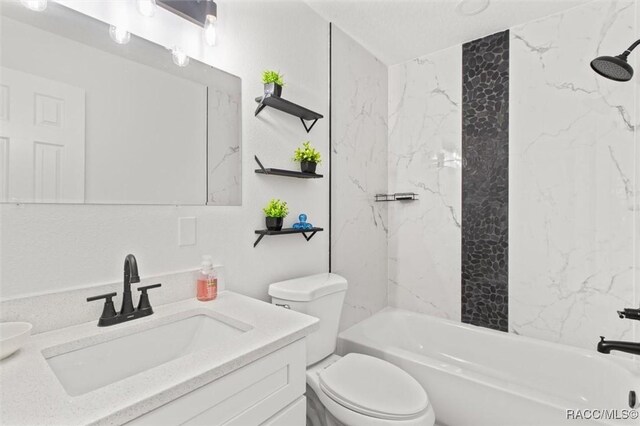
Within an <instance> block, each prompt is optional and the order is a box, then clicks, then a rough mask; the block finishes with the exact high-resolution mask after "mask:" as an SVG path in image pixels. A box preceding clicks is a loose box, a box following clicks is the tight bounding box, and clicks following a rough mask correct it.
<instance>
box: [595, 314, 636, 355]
mask: <svg viewBox="0 0 640 426" xmlns="http://www.w3.org/2000/svg"><path fill="white" fill-rule="evenodd" d="M618 316H619V317H620V318H621V319H624V318H627V319H633V320H640V309H632V308H625V309H623V310H622V311H618ZM597 349H598V352H600V353H603V354H608V353H611V351H620V352H626V353H629V354H633V355H640V343H635V342H622V341H616V340H609V341H607V340H605V338H604V336H600V341H599V342H598V347H597Z"/></svg>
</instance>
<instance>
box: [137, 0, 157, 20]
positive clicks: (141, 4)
mask: <svg viewBox="0 0 640 426" xmlns="http://www.w3.org/2000/svg"><path fill="white" fill-rule="evenodd" d="M136 6H137V8H138V12H140V14H141V15H142V16H146V17H147V18H150V17H152V16H153V15H154V14H155V13H156V7H157V5H156V0H136Z"/></svg>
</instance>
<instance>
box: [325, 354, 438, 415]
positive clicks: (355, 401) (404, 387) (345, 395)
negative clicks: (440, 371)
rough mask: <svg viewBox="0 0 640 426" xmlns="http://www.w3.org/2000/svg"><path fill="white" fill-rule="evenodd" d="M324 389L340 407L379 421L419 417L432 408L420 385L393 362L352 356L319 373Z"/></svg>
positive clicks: (358, 355)
mask: <svg viewBox="0 0 640 426" xmlns="http://www.w3.org/2000/svg"><path fill="white" fill-rule="evenodd" d="M319 379H320V388H321V389H322V391H323V392H324V393H325V394H326V395H327V396H328V397H329V398H331V399H332V400H334V401H335V402H337V403H338V404H340V405H342V406H344V407H346V408H349V409H350V410H353V411H356V412H358V413H361V414H365V415H368V416H372V417H376V418H379V419H391V420H401V419H406V418H411V417H415V416H416V415H418V414H420V413H421V412H422V411H424V410H425V409H426V408H427V406H428V405H429V400H428V399H427V393H426V392H425V391H424V389H423V388H422V386H420V383H418V382H417V381H416V379H414V378H413V377H411V376H410V375H409V374H407V373H406V372H405V371H404V370H402V369H400V368H398V367H396V366H395V365H393V364H391V363H390V362H387V361H384V360H381V359H378V358H374V357H372V356H368V355H362V354H356V353H351V354H348V355H346V356H344V357H343V358H341V359H340V360H338V361H336V362H335V363H333V364H331V365H330V366H329V367H327V368H326V369H324V370H322V371H321V372H320V373H319Z"/></svg>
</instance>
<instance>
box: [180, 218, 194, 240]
mask: <svg viewBox="0 0 640 426" xmlns="http://www.w3.org/2000/svg"><path fill="white" fill-rule="evenodd" d="M178 245H179V246H180V247H184V246H195V245H196V218H195V217H181V218H179V219H178Z"/></svg>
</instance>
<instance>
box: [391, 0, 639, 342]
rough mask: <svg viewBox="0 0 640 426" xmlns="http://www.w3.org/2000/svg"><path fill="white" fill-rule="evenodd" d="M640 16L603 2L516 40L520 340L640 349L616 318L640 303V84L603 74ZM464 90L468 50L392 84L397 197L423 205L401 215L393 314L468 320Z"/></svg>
mask: <svg viewBox="0 0 640 426" xmlns="http://www.w3.org/2000/svg"><path fill="white" fill-rule="evenodd" d="M635 8H636V6H635V4H634V2H633V1H632V0H617V1H595V2H590V3H588V4H586V5H584V6H580V7H578V8H574V9H571V10H569V11H566V12H564V13H561V14H557V15H553V16H550V17H547V18H544V19H540V20H537V21H533V22H530V23H527V24H524V25H520V26H517V27H514V28H511V29H510V31H509V32H510V36H509V43H510V58H509V61H510V98H509V110H510V111H509V115H510V118H509V159H508V161H509V176H508V178H509V206H508V207H509V251H508V258H509V264H508V266H509V287H508V291H509V304H508V308H509V323H508V330H509V332H512V333H517V334H522V335H526V336H531V337H535V338H540V339H544V340H549V341H554V342H560V343H564V344H569V345H574V346H579V347H584V348H589V349H593V348H594V345H595V342H596V341H597V339H598V336H599V335H605V336H607V338H611V339H633V338H634V332H633V327H634V325H635V324H633V322H632V321H624V320H620V319H618V317H617V315H616V313H615V311H616V310H617V309H620V308H623V307H625V306H637V305H638V304H639V303H640V300H638V298H639V297H640V256H639V255H638V253H640V249H639V246H640V172H639V170H640V138H639V137H638V134H637V125H636V123H638V122H640V111H638V108H636V107H635V104H634V103H635V102H636V99H638V98H640V79H639V78H638V76H637V75H636V77H635V78H634V82H631V83H626V84H625V83H616V82H613V81H609V80H606V79H603V78H601V77H598V76H597V75H596V74H595V73H593V72H592V71H591V69H590V68H589V62H590V61H591V59H593V58H594V57H596V56H599V55H605V54H614V55H615V54H619V53H620V52H621V51H622V50H624V49H625V48H626V47H627V46H628V45H629V44H630V43H631V42H632V41H634V40H635V39H636V38H637V37H636V35H637V31H636V30H635V28H636V23H635V17H636V15H637V14H638V12H637V11H636V10H635ZM634 54H635V55H639V53H638V52H635V53H634ZM636 63H637V64H638V65H640V61H638V60H636ZM636 69H637V67H636ZM461 79H462V64H461V46H454V47H452V48H449V49H446V50H443V51H441V52H437V53H434V54H431V55H428V56H425V57H421V58H418V59H415V60H413V61H409V62H407V63H404V64H400V65H396V66H393V67H391V68H390V70H389V117H390V118H389V190H390V192H394V191H405V190H406V191H410V190H414V191H415V192H418V193H419V194H420V198H421V199H420V201H418V202H414V203H412V204H399V203H392V204H393V205H390V206H389V243H388V244H389V284H388V286H389V287H388V288H389V303H390V304H391V305H393V306H398V307H401V308H405V309H409V310H413V311H419V312H425V313H429V314H432V315H437V316H442V317H448V318H452V319H456V320H460V319H461V315H462V314H461V293H460V292H461V278H460V277H461V270H462V267H461V263H460V258H461V239H462V235H461V231H460V224H461V222H462V220H463V218H462V216H461V206H460V198H461V186H462V173H461V169H460V156H461V143H462V142H461V141H462V136H461V133H460V129H461V127H462V124H461V120H462V111H461V107H460V106H461V86H462V84H461V81H462V80H461ZM634 92H635V93H634ZM635 337H636V338H637V337H638V333H637V332H636V336H635Z"/></svg>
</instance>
